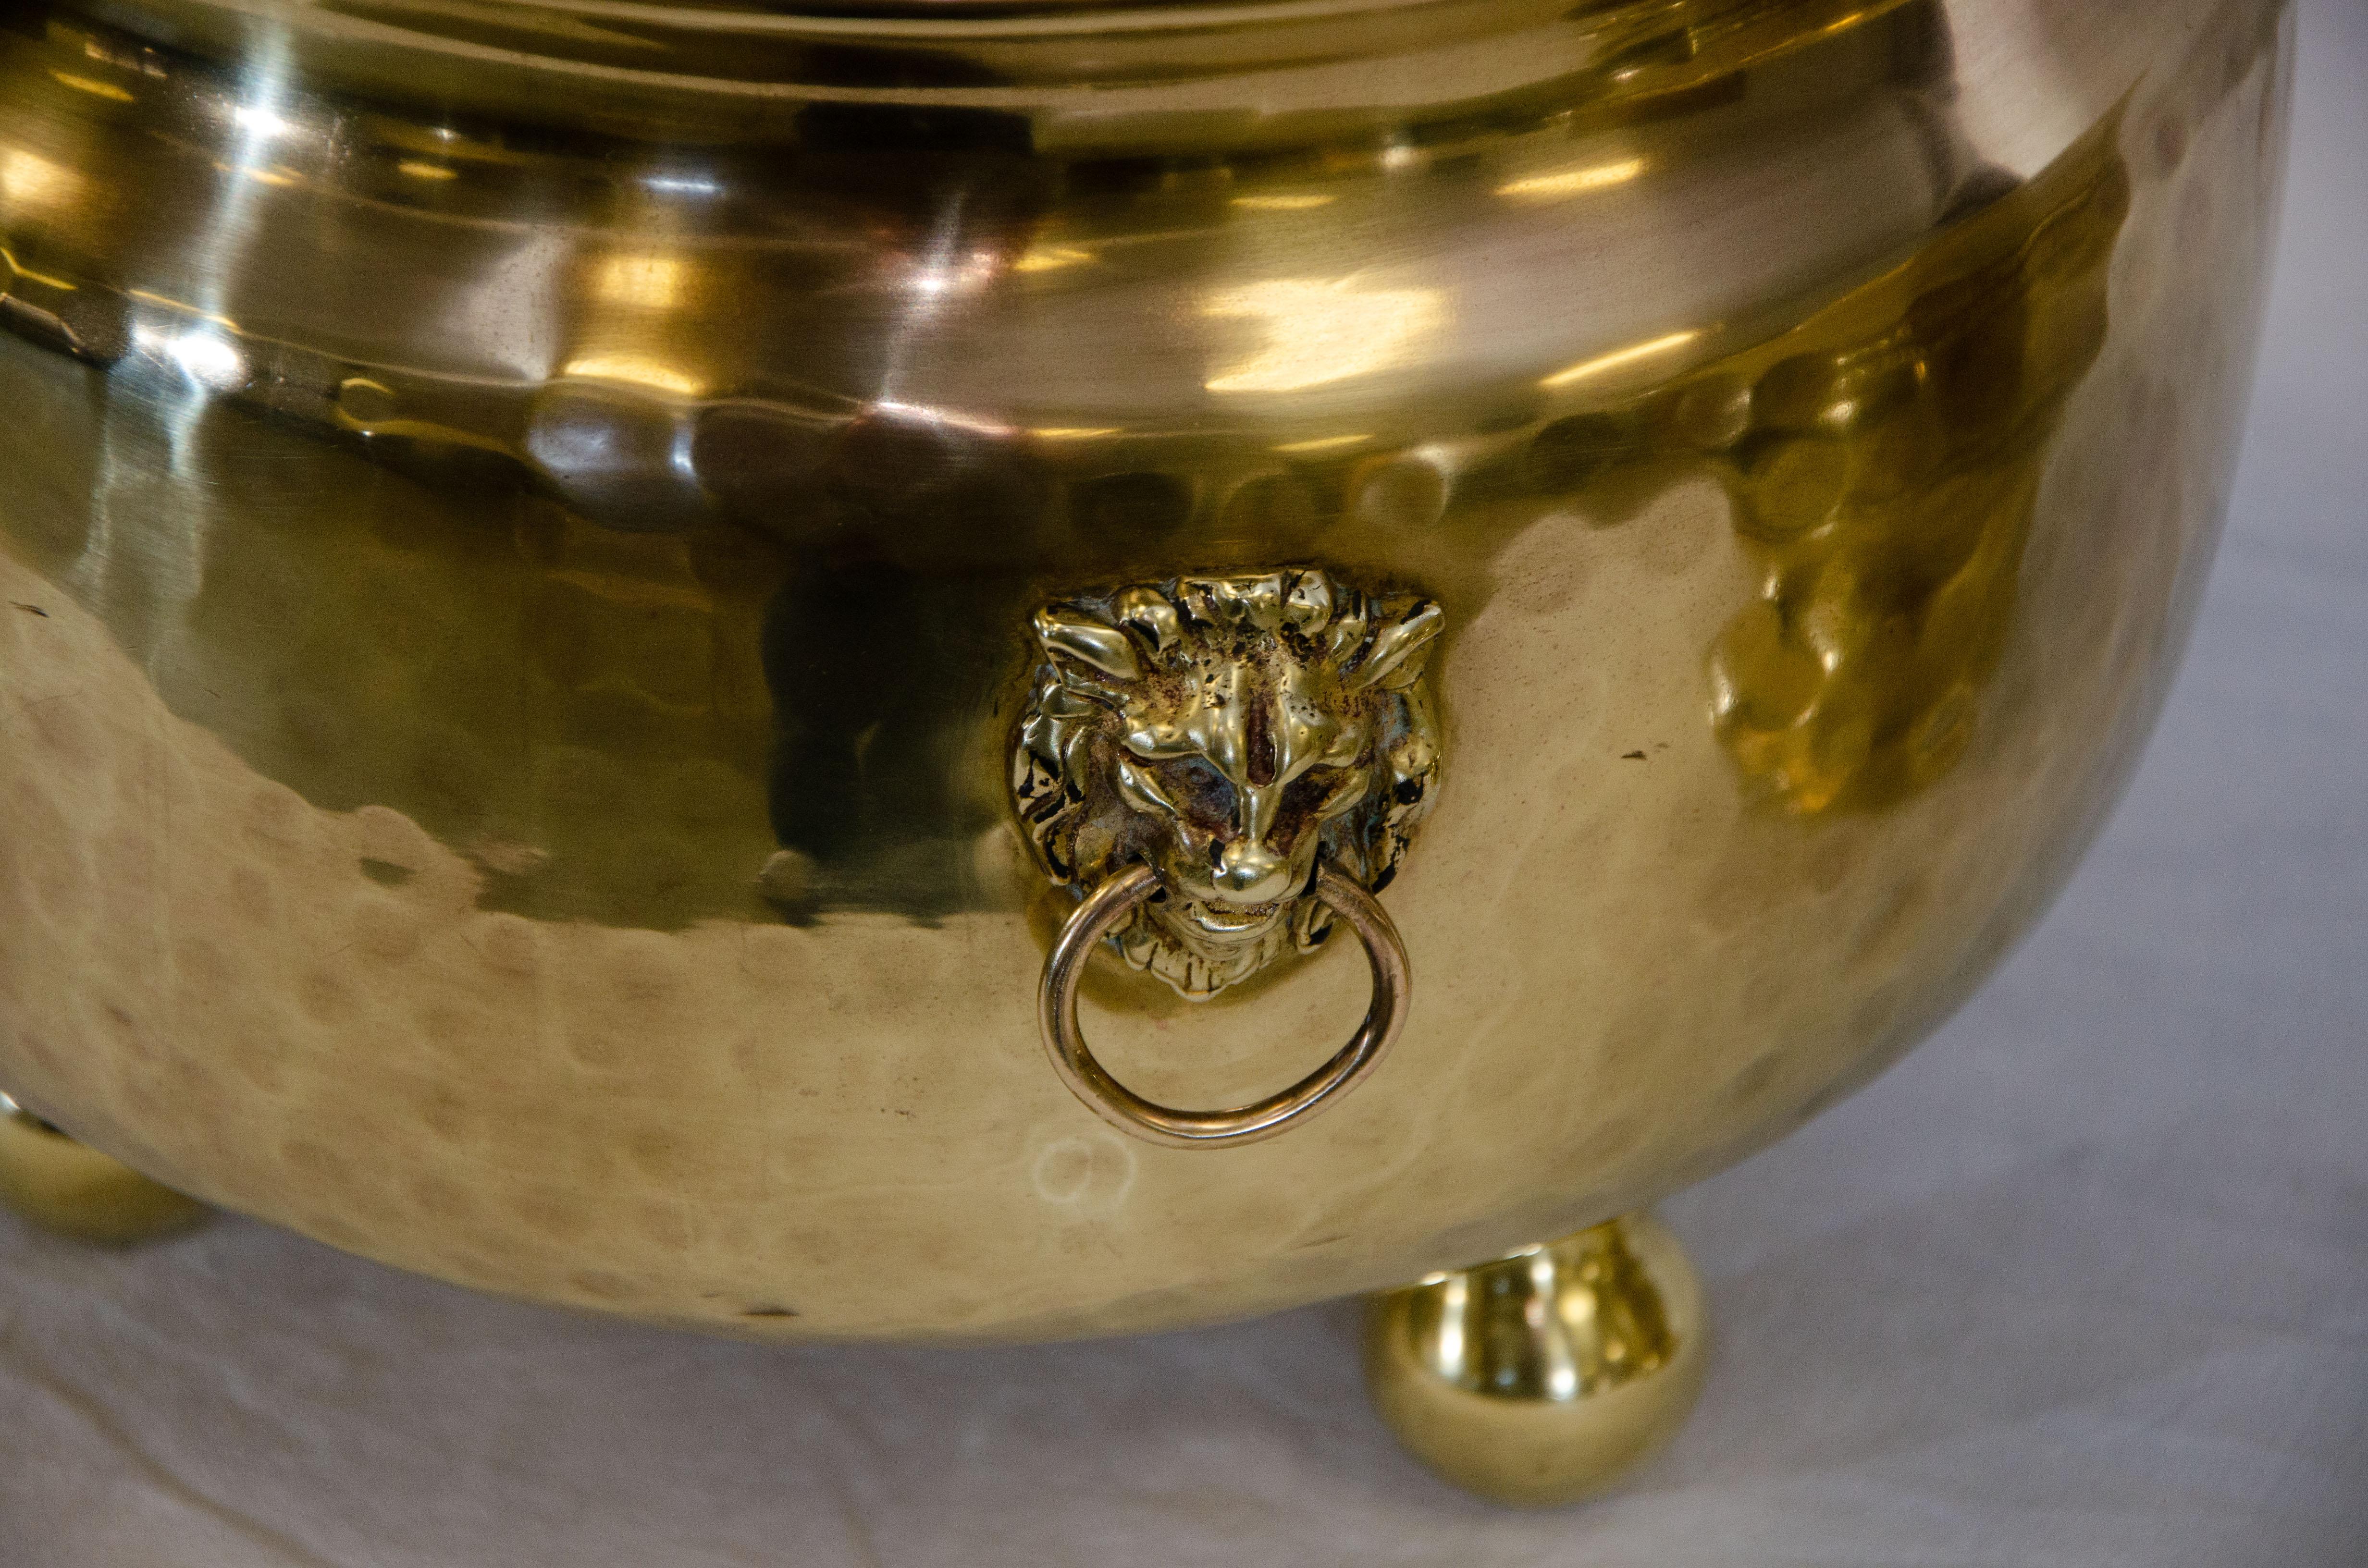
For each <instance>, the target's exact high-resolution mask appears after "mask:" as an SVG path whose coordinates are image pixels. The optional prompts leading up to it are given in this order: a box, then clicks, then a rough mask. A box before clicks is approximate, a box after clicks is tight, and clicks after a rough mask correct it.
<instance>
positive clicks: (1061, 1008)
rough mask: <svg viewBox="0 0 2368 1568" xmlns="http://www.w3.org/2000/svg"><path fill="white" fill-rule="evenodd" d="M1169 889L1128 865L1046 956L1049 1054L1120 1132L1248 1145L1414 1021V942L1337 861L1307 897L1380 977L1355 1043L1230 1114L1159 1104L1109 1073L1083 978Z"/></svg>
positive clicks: (1323, 1099) (1300, 1112)
mask: <svg viewBox="0 0 2368 1568" xmlns="http://www.w3.org/2000/svg"><path fill="white" fill-rule="evenodd" d="M1166 891H1167V890H1166V886H1165V883H1164V881H1163V879H1162V877H1161V875H1160V873H1159V872H1157V871H1155V870H1153V869H1151V868H1150V867H1148V866H1130V867H1128V868H1127V869H1125V870H1123V871H1121V872H1119V873H1117V874H1116V875H1114V876H1112V877H1111V878H1110V880H1109V881H1105V882H1103V883H1102V884H1101V885H1100V886H1099V887H1098V888H1096V889H1095V890H1094V891H1093V892H1091V893H1090V894H1088V895H1087V898H1086V901H1085V902H1084V903H1081V904H1079V905H1078V906H1077V911H1076V914H1075V915H1071V916H1070V917H1069V924H1068V925H1067V926H1065V927H1064V929H1063V930H1062V932H1061V937H1060V940H1059V941H1057V942H1055V943H1053V950H1052V952H1050V953H1049V954H1047V955H1046V956H1045V959H1044V976H1043V980H1042V983H1041V985H1040V987H1039V990H1038V1000H1037V1015H1038V1024H1039V1027H1040V1028H1042V1032H1043V1036H1044V1049H1045V1050H1046V1051H1048V1052H1050V1053H1051V1055H1052V1058H1053V1068H1054V1069H1055V1070H1056V1071H1057V1072H1059V1074H1061V1078H1062V1081H1063V1082H1064V1083H1065V1084H1067V1085H1069V1088H1070V1090H1071V1092H1072V1093H1074V1094H1076V1096H1077V1097H1078V1098H1079V1099H1080V1100H1082V1101H1084V1102H1085V1104H1086V1105H1087V1108H1090V1109H1091V1110H1092V1111H1093V1112H1094V1114H1095V1115H1097V1116H1099V1117H1100V1118H1101V1119H1103V1120H1105V1121H1107V1122H1109V1123H1110V1125H1111V1126H1113V1127H1115V1128H1117V1129H1118V1130H1119V1131H1121V1132H1126V1133H1131V1134H1133V1136H1135V1137H1137V1138H1143V1139H1146V1140H1148V1141H1149V1142H1154V1143H1165V1144H1167V1145H1168V1146H1170V1147H1173V1148H1183V1149H1191V1148H1212V1147H1215V1146H1218V1145H1220V1144H1235V1143H1247V1142H1253V1141H1255V1140H1257V1139H1260V1138H1270V1137H1272V1136H1274V1135H1275V1134H1276V1133H1278V1132H1281V1131H1283V1130H1284V1129H1285V1128H1286V1127H1289V1126H1291V1125H1292V1123H1294V1122H1298V1121H1304V1119H1306V1118H1308V1117H1309V1116H1312V1115H1314V1114H1315V1111H1316V1110H1318V1109H1319V1108H1322V1107H1323V1106H1325V1105H1326V1104H1328V1103H1330V1102H1331V1101H1332V1100H1334V1099H1335V1098H1337V1097H1338V1096H1340V1095H1343V1094H1346V1093H1347V1092H1348V1091H1349V1089H1351V1088H1353V1087H1355V1086H1356V1085H1357V1084H1358V1082H1359V1081H1360V1080H1361V1079H1362V1078H1364V1077H1365V1075H1366V1074H1370V1073H1371V1072H1372V1070H1373V1069H1374V1068H1376V1067H1378V1066H1380V1065H1381V1062H1382V1058H1383V1055H1385V1054H1386V1053H1387V1052H1388V1051H1389V1049H1390V1047H1391V1046H1392V1045H1393V1044H1394V1043H1395V1042H1396V1040H1397V1037H1398V1030H1399V1029H1400V1028H1403V1027H1404V1026H1405V1024H1406V1003H1407V1000H1408V993H1409V991H1410V990H1411V988H1412V985H1413V979H1412V976H1411V974H1410V973H1409V970H1408V965H1407V963H1406V946H1405V944H1404V943H1403V942H1401V941H1400V940H1399V939H1398V933H1397V927H1395V926H1392V925H1391V924H1390V917H1389V915H1387V914H1386V913H1385V912H1384V911H1383V908H1382V906H1381V904H1380V903H1379V902H1377V901H1376V900H1375V899H1374V897H1373V895H1372V894H1371V893H1369V892H1366V891H1365V890H1364V889H1363V888H1362V887H1360V886H1359V885H1358V884H1357V883H1356V882H1354V881H1350V880H1349V878H1347V877H1345V876H1343V875H1341V874H1340V872H1339V871H1338V870H1336V869H1334V868H1333V867H1331V866H1330V865H1319V866H1317V867H1316V869H1315V880H1314V886H1313V889H1312V890H1311V892H1310V893H1309V894H1308V896H1309V897H1311V898H1314V899H1316V900H1319V901H1320V902H1321V903H1322V904H1323V906H1324V908H1325V910H1326V912H1327V913H1329V914H1334V915H1339V916H1340V917H1341V918H1342V919H1344V920H1346V921H1348V923H1349V929H1351V930H1353V931H1354V932H1356V934H1357V939H1358V940H1359V941H1360V943H1362V944H1363V946H1364V949H1365V958H1366V960H1367V961H1368V963H1369V964H1370V965H1371V966H1372V971H1373V999H1372V1004H1371V1005H1370V1006H1367V1008H1366V1009H1365V1017H1364V1021H1363V1022H1362V1023H1360V1024H1359V1025H1358V1026H1357V1032H1356V1033H1355V1034H1353V1035H1351V1036H1349V1043H1348V1044H1346V1045H1344V1046H1342V1047H1341V1048H1340V1049H1339V1050H1338V1051H1335V1052H1334V1053H1333V1055H1332V1058H1331V1060H1329V1061H1328V1062H1325V1063H1324V1065H1323V1066H1321V1067H1319V1068H1317V1069H1316V1070H1315V1072H1313V1073H1311V1074H1308V1075H1307V1076H1306V1077H1304V1078H1303V1079H1301V1080H1300V1081H1299V1082H1298V1083H1296V1084H1293V1085H1292V1086H1291V1087H1289V1088H1287V1089H1282V1090H1280V1091H1278V1092H1276V1093H1274V1094H1271V1095H1269V1096H1266V1097H1265V1098H1263V1099H1259V1100H1256V1101H1253V1102H1252V1103H1251V1104H1248V1105H1246V1106H1240V1107H1236V1108H1234V1109H1231V1110H1213V1111H1211V1110H1178V1109H1176V1108H1173V1107H1171V1106H1163V1105H1159V1104H1156V1103H1155V1102H1153V1101H1151V1100H1147V1099H1144V1097H1143V1096H1141V1095H1138V1094H1136V1093H1135V1092H1134V1091H1133V1090H1132V1089H1129V1088H1128V1087H1127V1086H1126V1085H1123V1084H1121V1083H1120V1082H1118V1081H1117V1080H1116V1079H1115V1078H1112V1077H1111V1076H1110V1074H1108V1073H1107V1072H1105V1071H1103V1069H1102V1065H1101V1063H1100V1062H1097V1061H1095V1060H1094V1054H1093V1051H1091V1050H1090V1049H1089V1048H1088V1047H1087V1044H1086V1040H1085V1036H1084V1034H1083V1033H1082V1032H1081V1031H1080V1030H1079V1029H1078V1028H1077V977H1078V974H1079V972H1080V971H1082V970H1083V969H1084V968H1085V964H1086V960H1087V959H1088V958H1089V957H1091V955H1092V953H1093V949H1094V947H1095V945H1096V944H1097V943H1099V941H1100V940H1101V939H1102V937H1103V936H1104V934H1105V933H1107V932H1109V931H1110V929H1111V928H1112V927H1114V926H1117V925H1118V924H1119V923H1120V922H1121V921H1123V920H1125V919H1126V918H1127V917H1128V916H1129V915H1132V914H1133V913H1135V912H1136V911H1138V910H1140V909H1142V908H1143V907H1144V904H1145V903H1146V902H1147V901H1149V900H1151V899H1153V898H1155V897H1156V896H1158V895H1160V894H1161V893H1163V892H1166Z"/></svg>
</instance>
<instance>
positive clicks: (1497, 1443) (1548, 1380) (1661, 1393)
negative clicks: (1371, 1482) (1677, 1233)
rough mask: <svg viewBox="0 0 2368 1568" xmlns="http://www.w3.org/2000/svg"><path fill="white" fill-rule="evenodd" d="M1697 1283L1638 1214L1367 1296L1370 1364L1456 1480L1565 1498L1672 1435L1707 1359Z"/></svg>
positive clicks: (1396, 1423)
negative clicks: (1489, 1261) (1489, 1260)
mask: <svg viewBox="0 0 2368 1568" xmlns="http://www.w3.org/2000/svg"><path fill="white" fill-rule="evenodd" d="M1707 1342H1708V1328H1707V1325H1706V1324H1705V1321H1704V1318H1703V1314H1702V1282H1701V1281H1700V1280H1699V1279H1698V1278H1695V1276H1694V1270H1693V1266H1692V1265H1691V1263H1689V1262H1688V1261H1687V1260H1686V1256H1685V1254H1684V1252H1683V1251H1682V1250H1680V1249H1679V1246H1678V1244H1677V1240H1676V1238H1675V1237H1673V1236H1671V1235H1670V1234H1669V1233H1668V1231H1666V1230H1664V1229H1663V1228H1662V1227H1661V1225H1660V1224H1659V1223H1658V1222H1657V1221H1655V1220H1654V1219H1653V1218H1652V1217H1651V1216H1650V1215H1647V1214H1632V1215H1628V1216H1626V1217H1625V1218H1623V1219H1619V1220H1613V1221H1607V1222H1605V1223H1603V1224H1600V1225H1597V1226H1594V1227H1593V1228H1591V1229H1588V1230H1585V1231H1581V1232H1580V1233H1577V1235H1574V1236H1565V1237H1564V1238H1563V1239H1562V1240H1561V1241H1558V1242H1551V1243H1546V1244H1540V1245H1536V1246H1528V1247H1523V1248H1522V1249H1521V1250H1520V1251H1519V1252H1517V1253H1515V1254H1513V1255H1512V1256H1509V1257H1503V1258H1499V1259H1497V1261H1495V1262H1493V1263H1486V1264H1482V1265H1480V1266H1479V1267H1474V1268H1464V1269H1452V1270H1448V1271H1445V1272H1442V1273H1440V1274H1435V1275H1432V1276H1430V1277H1429V1278H1426V1279H1424V1280H1422V1281H1421V1282H1420V1283H1419V1284H1416V1285H1412V1286H1409V1287H1407V1288H1406V1289H1405V1290H1392V1291H1388V1292H1386V1293H1385V1294H1383V1295H1380V1296H1376V1297H1374V1298H1373V1299H1372V1301H1369V1302H1367V1303H1366V1308H1365V1377H1366V1381H1367V1382H1368V1384H1369V1385H1370V1387H1371V1388H1372V1394H1373V1403H1374V1405H1375V1407H1376V1408H1377V1409H1379V1410H1380V1411H1381V1413H1382V1418H1383V1420H1385V1421H1387V1422H1388V1423H1389V1424H1390V1426H1391V1429H1392V1430H1394V1431H1395V1432H1396V1433H1397V1435H1398V1437H1400V1438H1401V1439H1402V1440H1403V1441H1404V1442H1405V1443H1406V1446H1407V1447H1408V1448H1410V1449H1413V1450H1414V1451H1415V1452H1416V1453H1417V1454H1418V1455H1419V1456H1421V1458H1422V1460H1423V1461H1424V1462H1425V1463H1427V1464H1429V1465H1430V1466H1431V1467H1432V1468H1433V1469H1435V1470H1437V1471H1439V1472H1440V1474H1441V1475H1444V1476H1445V1477H1447V1479H1449V1480H1450V1481H1452V1482H1454V1483H1457V1484H1458V1485H1461V1486H1466V1487H1469V1488H1471V1489H1472V1490H1473V1491H1474V1492H1477V1493H1480V1494H1483V1495H1485V1496H1489V1497H1495V1498H1497V1499H1499V1500H1501V1501H1503V1502H1508V1503H1524V1504H1533V1505H1534V1504H1553V1503H1567V1502H1570V1501H1572V1500H1574V1499H1576V1498H1578V1497H1582V1496H1585V1495H1586V1494H1588V1493H1590V1492H1594V1491H1598V1490H1600V1489H1601V1488H1602V1487H1604V1486H1607V1485H1609V1484H1611V1483H1614V1482H1616V1481H1618V1480H1619V1479H1620V1477H1621V1476H1622V1475H1624V1474H1626V1473H1627V1472H1628V1471H1631V1470H1633V1469H1634V1467H1635V1466H1637V1465H1638V1464H1640V1463H1642V1462H1643V1461H1644V1460H1646V1459H1648V1458H1650V1457H1651V1456H1652V1454H1653V1453H1654V1452H1655V1451H1656V1449H1659V1448H1660V1447H1661V1445H1662V1444H1664V1443H1666V1442H1668V1440H1669V1439H1670V1438H1671V1437H1675V1436H1676V1435H1677V1432H1678V1429H1679V1426H1683V1425H1684V1423H1685V1418H1686V1415H1688V1413H1689V1412H1691V1410H1692V1409H1693V1404H1694V1400H1695V1398H1696V1397H1697V1396H1699V1395H1700V1394H1701V1392H1702V1372H1703V1369H1705V1367H1706V1366H1707V1365H1708V1361H1707V1356H1708V1352H1707V1349H1706V1348H1705V1346H1706V1345H1707Z"/></svg>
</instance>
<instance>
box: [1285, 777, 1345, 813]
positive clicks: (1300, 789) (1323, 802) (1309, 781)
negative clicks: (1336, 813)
mask: <svg viewBox="0 0 2368 1568" xmlns="http://www.w3.org/2000/svg"><path fill="white" fill-rule="evenodd" d="M1352 781H1353V776H1352V775H1351V774H1350V773H1349V769H1347V768H1345V767H1324V766H1322V765H1320V764H1319V765H1318V766H1316V767H1311V768H1309V769H1308V770H1307V771H1306V772H1304V773H1303V774H1301V775H1300V776H1299V777H1298V778H1294V779H1292V781H1291V785H1290V788H1289V789H1287V790H1284V791H1283V796H1282V808H1283V810H1284V811H1285V812H1291V813H1292V814H1294V815H1297V814H1304V815H1309V816H1315V815H1319V814H1321V813H1322V812H1323V811H1324V809H1325V808H1326V806H1329V805H1331V804H1332V803H1333V801H1336V800H1338V798H1339V797H1340V795H1341V793H1342V792H1343V791H1344V790H1347V789H1348V788H1349V785H1350V783H1351V782H1352Z"/></svg>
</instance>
